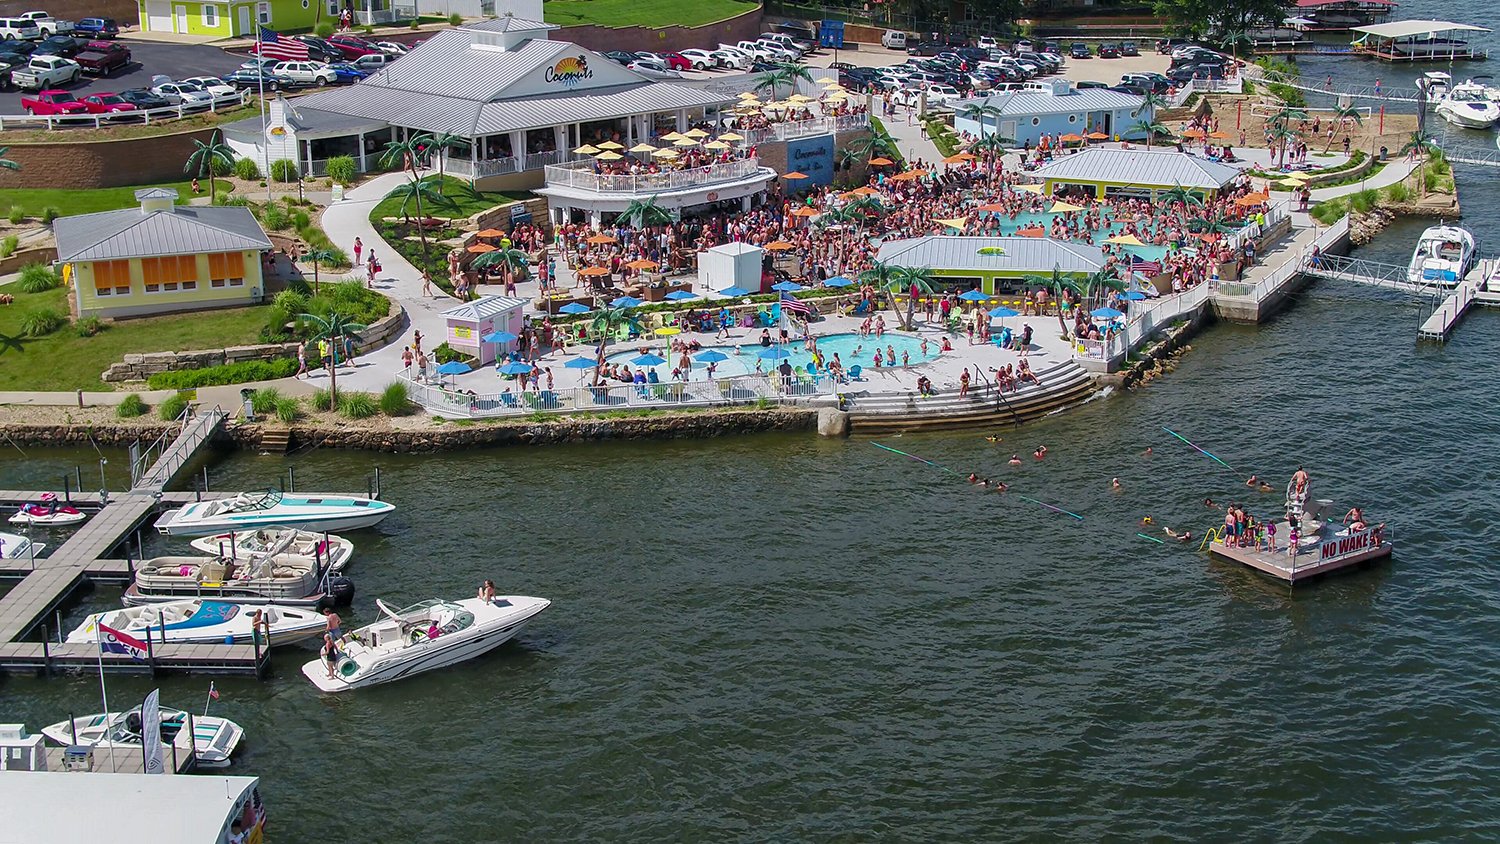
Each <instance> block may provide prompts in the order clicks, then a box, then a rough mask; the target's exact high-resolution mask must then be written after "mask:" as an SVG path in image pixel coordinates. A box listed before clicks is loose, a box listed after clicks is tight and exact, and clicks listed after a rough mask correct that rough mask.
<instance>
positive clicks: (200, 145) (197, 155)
mask: <svg viewBox="0 0 1500 844" xmlns="http://www.w3.org/2000/svg"><path fill="white" fill-rule="evenodd" d="M220 163H222V164H223V165H224V166H225V167H233V166H234V150H232V149H230V148H229V145H228V144H226V143H224V136H223V134H222V133H221V132H220V131H219V130H218V129H215V130H214V131H213V134H211V135H209V136H208V143H206V144H205V143H204V142H202V141H200V140H198V139H197V138H194V139H193V151H192V153H190V154H189V155H188V158H187V163H185V164H183V165H182V172H184V173H191V174H194V175H196V176H197V177H198V178H200V179H201V178H203V176H204V175H205V174H207V175H208V201H209V204H210V205H211V204H213V201H214V167H215V166H217V165H219V164H220ZM17 169H19V168H17Z"/></svg>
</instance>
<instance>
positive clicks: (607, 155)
mask: <svg viewBox="0 0 1500 844" xmlns="http://www.w3.org/2000/svg"><path fill="white" fill-rule="evenodd" d="M594 157H595V158H598V159H599V160H600V161H619V160H620V159H622V158H624V157H625V156H623V155H621V154H619V153H618V152H615V151H613V150H605V151H604V152H601V153H599V154H598V155H597V156H594Z"/></svg>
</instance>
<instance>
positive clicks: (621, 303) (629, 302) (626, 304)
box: [609, 296, 642, 308]
mask: <svg viewBox="0 0 1500 844" xmlns="http://www.w3.org/2000/svg"><path fill="white" fill-rule="evenodd" d="M641 301H642V300H640V299H637V298H635V297H634V296H621V297H620V298H618V299H616V300H614V301H613V302H610V303H609V304H610V307H613V308H633V307H635V306H636V305H639V304H640V303H641Z"/></svg>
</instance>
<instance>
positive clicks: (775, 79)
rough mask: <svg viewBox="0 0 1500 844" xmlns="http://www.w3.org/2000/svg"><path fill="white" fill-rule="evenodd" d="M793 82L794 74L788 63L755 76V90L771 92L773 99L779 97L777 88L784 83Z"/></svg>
mask: <svg viewBox="0 0 1500 844" xmlns="http://www.w3.org/2000/svg"><path fill="white" fill-rule="evenodd" d="M790 84H792V76H791V74H790V73H789V72H788V71H787V68H786V65H778V66H777V67H776V69H775V70H768V71H766V72H765V73H762V74H761V75H759V76H757V77H755V90H757V91H765V90H769V91H770V92H771V99H773V100H775V99H778V97H777V96H776V89H777V88H780V87H781V86H782V85H790Z"/></svg>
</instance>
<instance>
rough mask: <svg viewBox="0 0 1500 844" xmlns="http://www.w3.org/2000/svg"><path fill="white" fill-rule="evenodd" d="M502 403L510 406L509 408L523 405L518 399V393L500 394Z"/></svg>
mask: <svg viewBox="0 0 1500 844" xmlns="http://www.w3.org/2000/svg"><path fill="white" fill-rule="evenodd" d="M500 404H502V405H504V406H505V407H508V408H510V409H512V410H514V409H517V408H519V407H520V406H521V403H520V402H518V401H516V394H515V393H501V394H500Z"/></svg>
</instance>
